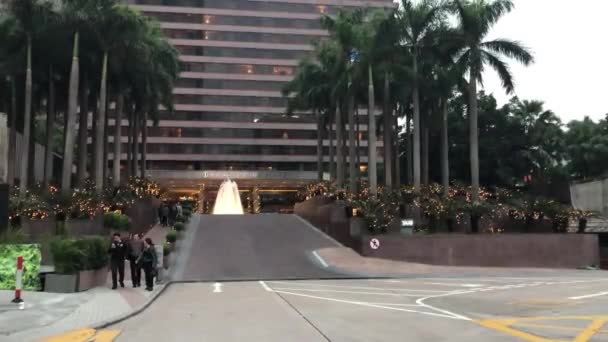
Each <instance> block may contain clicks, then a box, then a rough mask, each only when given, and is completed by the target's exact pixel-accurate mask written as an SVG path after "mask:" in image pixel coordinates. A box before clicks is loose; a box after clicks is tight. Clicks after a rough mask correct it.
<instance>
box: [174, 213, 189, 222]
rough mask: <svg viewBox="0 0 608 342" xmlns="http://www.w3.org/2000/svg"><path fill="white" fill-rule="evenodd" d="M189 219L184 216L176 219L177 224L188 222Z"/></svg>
mask: <svg viewBox="0 0 608 342" xmlns="http://www.w3.org/2000/svg"><path fill="white" fill-rule="evenodd" d="M187 220H188V219H187V218H186V217H184V216H183V215H180V216H178V217H176V218H175V222H182V223H184V222H186V221H187Z"/></svg>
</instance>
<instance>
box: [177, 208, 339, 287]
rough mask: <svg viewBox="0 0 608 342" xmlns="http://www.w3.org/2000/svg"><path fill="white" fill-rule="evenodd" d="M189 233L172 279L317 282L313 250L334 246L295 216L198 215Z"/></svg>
mask: <svg viewBox="0 0 608 342" xmlns="http://www.w3.org/2000/svg"><path fill="white" fill-rule="evenodd" d="M190 234H192V235H191V237H190V238H189V239H190V241H189V242H188V245H187V246H186V251H185V254H184V256H183V260H185V265H184V268H183V270H182V271H180V272H179V274H176V276H175V279H176V280H189V281H216V280H253V279H317V278H335V277H343V275H341V274H338V273H334V272H331V271H329V270H326V269H323V268H320V267H318V266H317V264H318V263H319V262H320V260H319V259H317V257H316V256H315V252H314V251H315V250H317V249H320V248H325V247H336V246H338V244H337V243H336V242H334V241H333V240H332V239H330V238H329V237H327V236H326V235H325V234H323V233H321V232H319V231H318V230H316V229H315V228H314V227H312V226H311V225H310V224H309V223H307V222H306V221H304V220H302V219H301V218H299V217H297V216H294V215H280V214H261V215H203V216H201V217H200V221H199V224H198V227H197V228H196V229H195V230H193V231H192V232H191V233H190Z"/></svg>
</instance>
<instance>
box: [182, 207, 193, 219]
mask: <svg viewBox="0 0 608 342" xmlns="http://www.w3.org/2000/svg"><path fill="white" fill-rule="evenodd" d="M182 215H184V217H186V218H188V217H190V216H192V209H189V208H184V209H182Z"/></svg>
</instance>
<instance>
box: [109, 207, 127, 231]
mask: <svg viewBox="0 0 608 342" xmlns="http://www.w3.org/2000/svg"><path fill="white" fill-rule="evenodd" d="M103 226H104V227H106V228H108V229H112V230H120V231H125V230H129V229H131V218H129V216H127V215H123V214H121V213H120V212H118V211H112V212H109V213H105V214H104V215H103Z"/></svg>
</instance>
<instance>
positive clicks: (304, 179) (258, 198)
mask: <svg viewBox="0 0 608 342" xmlns="http://www.w3.org/2000/svg"><path fill="white" fill-rule="evenodd" d="M148 177H150V178H151V179H153V180H154V181H156V182H157V183H159V184H160V186H161V188H163V189H164V190H165V191H166V194H167V196H168V197H169V198H171V199H174V200H178V199H181V200H190V201H193V202H195V203H196V204H197V205H196V208H197V212H199V213H204V214H211V213H212V211H213V207H214V205H215V200H216V198H217V194H218V190H219V188H220V185H221V184H222V182H224V181H225V180H227V179H230V180H232V181H233V182H235V183H236V185H237V187H238V191H239V195H240V199H241V203H242V206H243V211H244V212H245V213H251V214H257V213H292V212H293V206H294V204H295V203H296V197H297V193H298V191H299V190H301V189H303V188H305V187H306V185H308V184H309V183H311V182H314V181H315V180H316V177H317V173H316V172H314V171H312V172H309V171H272V170H260V171H231V170H230V171H221V170H212V171H193V170H183V171H177V170H175V171H174V170H170V171H169V170H166V171H165V170H149V171H148Z"/></svg>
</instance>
